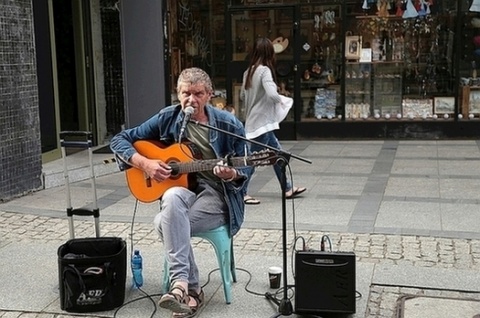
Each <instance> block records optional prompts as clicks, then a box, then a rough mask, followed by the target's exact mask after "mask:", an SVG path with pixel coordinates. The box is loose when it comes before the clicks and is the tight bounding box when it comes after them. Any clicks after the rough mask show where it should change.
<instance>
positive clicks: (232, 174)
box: [213, 164, 238, 182]
mask: <svg viewBox="0 0 480 318" xmlns="http://www.w3.org/2000/svg"><path fill="white" fill-rule="evenodd" d="M213 173H214V174H215V175H216V176H217V177H219V178H220V179H223V181H225V182H230V181H233V180H235V179H236V178H237V176H238V173H237V170H236V169H235V168H232V167H229V166H226V165H220V164H219V165H217V166H215V167H213Z"/></svg>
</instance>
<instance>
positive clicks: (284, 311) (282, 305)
mask: <svg viewBox="0 0 480 318" xmlns="http://www.w3.org/2000/svg"><path fill="white" fill-rule="evenodd" d="M189 122H192V123H194V124H195V125H199V126H202V127H206V128H210V129H213V130H215V131H218V132H221V133H224V134H227V135H230V136H233V137H235V138H238V139H241V140H244V141H246V142H249V143H252V144H256V145H259V146H262V147H264V148H267V149H270V150H273V151H274V152H275V153H277V154H278V156H279V158H278V159H277V162H276V163H277V164H278V165H279V166H280V167H281V171H282V174H281V182H280V183H281V185H280V186H281V189H282V236H283V237H282V252H283V271H284V274H283V298H282V299H281V300H278V299H277V298H276V297H275V296H274V295H272V293H270V292H266V293H265V298H267V299H268V300H270V301H272V302H274V303H275V304H276V305H277V306H278V313H276V314H275V315H273V316H272V317H271V318H274V317H279V316H290V315H292V314H293V306H292V302H291V301H290V299H289V298H288V279H287V196H286V194H285V190H286V188H287V174H286V166H287V164H288V162H289V161H290V157H293V158H295V159H298V160H300V161H303V162H305V163H310V164H311V163H312V161H310V160H308V159H305V158H302V157H300V156H297V155H292V154H291V153H289V152H286V151H284V150H282V149H277V148H275V147H272V146H269V145H266V144H264V143H261V142H258V141H255V140H250V139H247V138H246V137H243V136H239V135H237V134H234V133H232V132H229V131H226V130H223V129H220V128H217V127H214V126H211V125H207V124H203V123H200V122H198V121H195V120H189Z"/></svg>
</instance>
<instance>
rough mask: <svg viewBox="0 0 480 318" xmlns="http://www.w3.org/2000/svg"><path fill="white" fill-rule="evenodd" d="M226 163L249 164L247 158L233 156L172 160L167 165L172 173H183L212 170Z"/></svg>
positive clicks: (234, 165) (238, 165)
mask: <svg viewBox="0 0 480 318" xmlns="http://www.w3.org/2000/svg"><path fill="white" fill-rule="evenodd" d="M225 164H227V165H228V166H230V167H245V166H248V165H249V161H248V158H243V157H235V158H230V159H208V160H195V161H190V162H172V163H169V166H170V167H171V168H172V173H173V174H184V173H191V172H200V171H208V170H212V169H213V168H214V167H215V166H217V165H225Z"/></svg>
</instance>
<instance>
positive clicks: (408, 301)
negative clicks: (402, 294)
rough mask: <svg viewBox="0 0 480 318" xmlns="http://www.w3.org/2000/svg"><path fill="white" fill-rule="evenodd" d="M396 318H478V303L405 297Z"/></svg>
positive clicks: (479, 304)
mask: <svg viewBox="0 0 480 318" xmlns="http://www.w3.org/2000/svg"><path fill="white" fill-rule="evenodd" d="M402 307H403V308H402V310H401V314H400V315H398V316H397V317H398V318H417V317H438V318H478V317H480V301H478V300H468V299H448V298H443V297H422V296H417V297H406V298H405V299H403V301H402Z"/></svg>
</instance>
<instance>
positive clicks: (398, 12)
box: [395, 0, 404, 17]
mask: <svg viewBox="0 0 480 318" xmlns="http://www.w3.org/2000/svg"><path fill="white" fill-rule="evenodd" d="M395 7H396V8H397V10H396V11H395V15H396V16H397V17H401V16H403V12H404V11H403V1H402V0H397V1H396V2H395Z"/></svg>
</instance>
